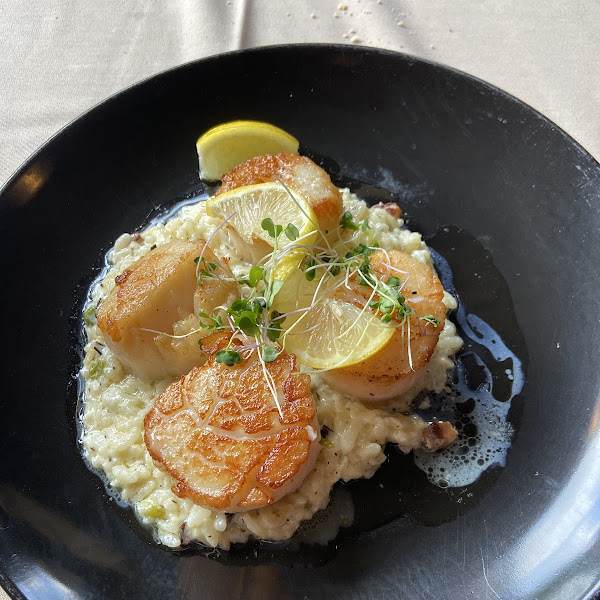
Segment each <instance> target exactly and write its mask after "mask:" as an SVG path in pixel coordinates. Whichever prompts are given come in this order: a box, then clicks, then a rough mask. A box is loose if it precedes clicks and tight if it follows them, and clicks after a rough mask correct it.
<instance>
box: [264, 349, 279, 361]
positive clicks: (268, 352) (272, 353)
mask: <svg viewBox="0 0 600 600" xmlns="http://www.w3.org/2000/svg"><path fill="white" fill-rule="evenodd" d="M262 356H263V360H264V361H265V362H267V363H269V362H273V361H274V360H275V359H276V358H277V357H278V356H279V352H278V351H277V348H274V347H273V346H263V352H262Z"/></svg>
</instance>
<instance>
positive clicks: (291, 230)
mask: <svg viewBox="0 0 600 600" xmlns="http://www.w3.org/2000/svg"><path fill="white" fill-rule="evenodd" d="M283 233H285V235H286V236H287V238H288V240H290V242H293V241H294V240H297V239H298V238H299V237H300V232H299V231H298V228H297V227H296V226H295V225H294V224H293V223H288V224H287V227H286V228H285V229H284V230H283Z"/></svg>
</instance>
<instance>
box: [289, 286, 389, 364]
mask: <svg viewBox="0 0 600 600" xmlns="http://www.w3.org/2000/svg"><path fill="white" fill-rule="evenodd" d="M283 287H284V288H285V285H284V286H283ZM278 310H279V309H278ZM291 317H292V316H290V317H288V318H287V319H286V321H285V323H284V327H285V329H286V333H285V334H284V337H283V343H284V347H285V350H286V351H287V352H290V353H293V354H295V355H296V356H297V358H298V360H299V361H300V362H301V363H302V364H304V365H307V366H309V367H312V368H314V369H337V368H340V367H348V366H350V365H354V364H356V363H359V362H362V361H364V360H366V359H367V358H369V357H371V356H373V355H375V354H376V353H378V352H379V351H380V350H381V349H382V348H383V347H384V346H385V345H386V344H387V343H388V342H389V341H390V339H391V337H392V336H393V335H394V332H395V329H394V328H393V327H391V326H390V325H385V324H384V323H382V322H381V320H380V319H378V318H377V317H375V316H374V315H373V313H372V312H371V311H370V310H368V309H367V310H364V311H363V310H361V309H360V308H359V307H357V306H355V305H354V304H350V303H349V302H343V301H340V300H336V299H334V298H329V297H325V298H321V299H320V300H319V301H318V302H317V303H316V304H315V305H314V306H313V307H312V308H311V309H310V310H309V311H307V312H306V313H305V314H304V316H295V318H291Z"/></svg>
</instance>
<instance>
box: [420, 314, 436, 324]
mask: <svg viewBox="0 0 600 600" xmlns="http://www.w3.org/2000/svg"><path fill="white" fill-rule="evenodd" d="M419 320H420V321H425V322H426V323H431V325H433V326H434V327H437V326H438V325H439V324H440V320H439V319H438V318H436V317H434V316H433V315H423V316H422V317H419Z"/></svg>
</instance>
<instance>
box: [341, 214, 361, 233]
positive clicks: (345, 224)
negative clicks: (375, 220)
mask: <svg viewBox="0 0 600 600" xmlns="http://www.w3.org/2000/svg"><path fill="white" fill-rule="evenodd" d="M340 227H341V228H342V229H354V230H357V229H358V225H357V224H356V223H355V222H354V218H353V217H352V213H351V212H350V211H349V210H347V211H346V212H345V213H344V214H343V215H342V218H341V219H340Z"/></svg>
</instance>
